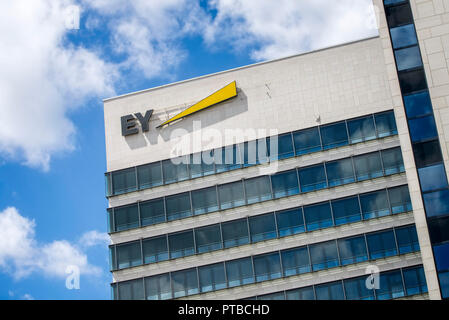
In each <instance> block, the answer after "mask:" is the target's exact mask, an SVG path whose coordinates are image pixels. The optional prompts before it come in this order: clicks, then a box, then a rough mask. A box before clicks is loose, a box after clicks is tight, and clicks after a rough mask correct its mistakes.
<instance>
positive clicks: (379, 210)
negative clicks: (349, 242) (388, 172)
mask: <svg viewBox="0 0 449 320" xmlns="http://www.w3.org/2000/svg"><path fill="white" fill-rule="evenodd" d="M360 204H361V206H362V214H363V219H365V220H367V219H373V218H377V217H383V216H387V215H389V214H390V206H389V204H388V197H387V192H386V191H385V190H380V191H375V192H371V193H366V194H362V195H360Z"/></svg>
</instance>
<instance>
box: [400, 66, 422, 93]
mask: <svg viewBox="0 0 449 320" xmlns="http://www.w3.org/2000/svg"><path fill="white" fill-rule="evenodd" d="M399 85H400V86H401V90H402V94H403V95H406V94H409V93H412V92H416V91H421V90H424V89H427V82H426V76H425V74H424V70H423V69H419V70H414V71H402V72H399Z"/></svg>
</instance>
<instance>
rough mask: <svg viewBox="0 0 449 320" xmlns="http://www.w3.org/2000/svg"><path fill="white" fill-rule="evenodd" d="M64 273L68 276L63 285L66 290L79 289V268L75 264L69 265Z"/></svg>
mask: <svg viewBox="0 0 449 320" xmlns="http://www.w3.org/2000/svg"><path fill="white" fill-rule="evenodd" d="M65 273H66V274H68V276H67V277H66V279H65V287H66V288H67V290H79V289H80V268H79V267H78V266H75V265H69V266H67V268H66V269H65Z"/></svg>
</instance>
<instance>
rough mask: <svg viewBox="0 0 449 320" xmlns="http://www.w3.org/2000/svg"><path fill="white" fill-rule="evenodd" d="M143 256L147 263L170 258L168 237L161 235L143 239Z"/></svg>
mask: <svg viewBox="0 0 449 320" xmlns="http://www.w3.org/2000/svg"><path fill="white" fill-rule="evenodd" d="M142 244H143V258H144V262H145V263H154V262H159V261H164V260H168V246H167V237H166V236H161V237H157V238H151V239H146V240H143V243H142Z"/></svg>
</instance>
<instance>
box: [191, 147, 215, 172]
mask: <svg viewBox="0 0 449 320" xmlns="http://www.w3.org/2000/svg"><path fill="white" fill-rule="evenodd" d="M214 159H215V158H214V150H208V151H203V152H198V153H195V154H192V155H190V165H189V168H190V175H191V176H192V178H198V177H203V176H208V175H210V174H214V173H215V166H214Z"/></svg>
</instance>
